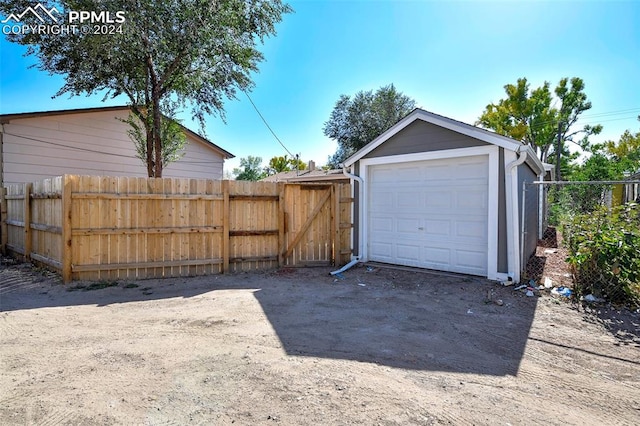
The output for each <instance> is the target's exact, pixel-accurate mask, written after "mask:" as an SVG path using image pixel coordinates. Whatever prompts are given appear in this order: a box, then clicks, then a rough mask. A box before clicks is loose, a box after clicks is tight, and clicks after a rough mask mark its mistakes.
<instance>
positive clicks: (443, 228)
mask: <svg viewBox="0 0 640 426" xmlns="http://www.w3.org/2000/svg"><path fill="white" fill-rule="evenodd" d="M424 224H425V226H424V230H425V234H426V237H427V238H429V237H434V236H443V235H445V236H448V235H451V222H450V221H449V220H437V219H425V221H424Z"/></svg>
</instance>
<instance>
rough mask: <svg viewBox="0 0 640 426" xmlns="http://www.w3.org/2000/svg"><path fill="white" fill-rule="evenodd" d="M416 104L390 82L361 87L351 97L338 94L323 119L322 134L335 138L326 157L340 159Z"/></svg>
mask: <svg viewBox="0 0 640 426" xmlns="http://www.w3.org/2000/svg"><path fill="white" fill-rule="evenodd" d="M414 108H415V101H414V100H413V99H411V98H410V97H408V96H406V95H404V94H403V93H402V92H398V91H397V90H396V88H395V86H394V85H393V84H390V85H388V86H383V87H381V88H379V89H378V90H377V91H376V92H373V91H372V90H369V91H360V92H358V93H356V94H355V95H354V96H353V98H352V97H350V96H347V95H340V98H339V99H338V101H337V102H336V105H335V107H334V108H333V111H331V116H330V117H329V120H328V121H326V122H325V123H324V127H323V131H324V134H325V136H327V137H329V138H331V139H333V140H335V141H336V142H338V149H337V151H336V152H335V154H333V155H332V156H331V157H329V165H330V166H331V167H333V168H338V167H339V165H340V163H342V162H343V161H344V160H345V159H347V158H348V157H349V156H351V155H352V154H353V153H355V152H356V151H357V150H359V149H360V148H362V147H363V146H365V145H366V144H368V143H369V142H371V141H372V140H374V139H375V138H377V137H378V136H380V135H381V134H382V133H383V132H385V131H386V130H387V129H389V128H390V127H391V126H393V125H394V124H396V123H397V122H398V121H400V120H401V119H402V118H403V117H404V116H406V115H407V114H409V113H410V112H411V111H412V110H413V109H414Z"/></svg>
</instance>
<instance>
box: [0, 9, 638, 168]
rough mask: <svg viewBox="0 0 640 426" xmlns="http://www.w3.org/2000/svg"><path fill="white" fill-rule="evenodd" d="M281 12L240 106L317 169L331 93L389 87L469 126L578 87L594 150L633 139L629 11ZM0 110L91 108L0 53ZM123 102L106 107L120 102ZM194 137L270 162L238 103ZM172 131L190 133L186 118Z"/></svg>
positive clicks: (325, 152)
mask: <svg viewBox="0 0 640 426" xmlns="http://www.w3.org/2000/svg"><path fill="white" fill-rule="evenodd" d="M290 4H291V6H292V7H293V8H294V10H295V12H294V13H292V14H289V15H286V16H285V17H284V20H283V21H282V22H281V23H280V24H279V25H278V27H277V30H278V35H277V36H276V37H274V38H271V39H268V40H266V41H265V43H264V45H263V46H262V48H261V50H262V52H263V53H264V55H265V62H263V63H262V64H261V66H260V72H259V73H257V74H255V76H254V82H255V85H256V87H255V89H254V90H253V92H251V93H250V96H251V98H252V99H253V101H254V102H255V104H256V105H257V106H258V108H259V109H260V111H261V113H262V114H263V116H264V117H265V118H266V120H267V121H268V123H269V125H270V126H271V128H272V129H273V130H274V131H275V133H276V134H277V135H278V137H279V138H280V140H281V141H282V142H283V143H284V144H285V145H286V146H287V148H288V149H289V151H291V152H293V153H297V154H300V155H301V159H302V160H304V161H308V160H315V161H316V163H318V164H320V165H321V164H324V163H325V162H326V160H327V157H328V156H329V155H330V154H332V153H333V152H334V151H335V148H336V144H335V143H334V142H333V141H331V140H329V139H328V138H326V137H325V136H324V135H323V133H322V127H323V123H324V122H325V121H326V120H327V119H328V117H329V114H330V113H331V110H332V109H333V106H334V104H335V102H336V101H337V99H338V97H339V96H340V94H349V95H351V94H354V93H356V92H358V91H360V90H372V89H373V90H375V89H377V88H379V87H381V86H383V85H387V84H389V83H393V84H395V86H396V88H397V89H398V90H400V91H402V92H403V93H405V94H406V95H409V96H411V97H412V98H414V99H415V100H416V102H417V104H418V106H420V107H421V108H424V109H426V110H429V111H432V112H434V113H437V114H441V115H444V116H448V117H451V118H454V119H457V120H461V121H464V122H467V123H473V122H474V121H475V120H476V119H477V118H478V116H479V115H480V114H481V113H482V111H483V109H484V108H485V106H486V105H487V104H488V103H491V102H497V101H498V100H499V99H501V98H503V97H504V90H503V86H504V85H505V84H507V83H515V82H516V80H517V79H518V78H520V77H526V78H527V79H528V81H529V82H530V84H531V87H532V88H534V87H538V86H540V85H541V84H542V83H543V82H544V81H549V82H550V83H551V84H552V87H553V86H555V84H556V83H557V82H558V81H559V80H560V78H562V77H580V78H582V79H583V80H584V81H585V84H586V90H585V91H586V93H587V95H588V97H589V99H590V100H591V101H592V103H593V108H592V109H591V110H589V111H588V112H586V113H584V115H583V116H584V119H583V121H582V124H586V123H588V124H598V123H600V124H602V125H603V126H604V131H603V133H602V134H601V135H599V136H597V137H595V138H593V140H594V141H602V140H607V139H613V140H617V139H618V138H619V136H620V135H621V134H622V132H623V131H624V130H625V129H630V130H632V131H634V132H635V131H638V130H640V122H638V121H637V120H636V117H637V116H638V115H639V114H640V1H626V2H625V1H551V2H541V1H530V2H522V1H503V2H486V1H455V2H454V1H426V0H422V1H420V0H415V1H402V0H400V1H391V0H379V1H366V0H362V1H357V0H350V1H346V0H302V1H291V2H290ZM0 48H1V55H0V57H1V63H0V113H2V114H5V113H13V112H26V111H39V110H51V109H69V108H83V107H95V106H100V105H103V104H102V103H101V100H102V97H101V96H94V97H91V98H87V97H73V98H69V97H67V96H63V97H59V98H56V99H51V96H52V95H54V94H55V92H56V91H57V90H58V89H59V88H60V87H61V85H62V81H63V80H62V77H60V76H49V75H48V74H47V73H44V72H41V71H38V70H36V69H28V68H27V67H28V66H29V65H30V64H32V63H33V62H34V59H32V58H24V57H23V56H22V53H23V52H24V48H23V47H21V46H16V45H12V44H10V43H8V42H6V40H5V39H4V38H3V39H2V41H1V44H0ZM124 103H126V99H119V100H110V101H108V103H107V104H108V105H120V104H124ZM225 109H226V123H224V122H223V121H222V120H221V119H220V118H219V117H210V118H209V119H208V120H207V127H206V136H207V137H208V138H209V139H210V140H212V141H213V142H214V143H216V144H218V145H220V146H221V147H223V148H224V149H226V150H228V151H230V152H232V153H233V154H235V155H236V158H235V159H233V160H231V161H229V162H227V164H225V168H226V169H227V170H230V169H232V168H233V167H237V166H238V163H239V158H240V157H246V156H248V155H258V156H261V157H262V158H263V164H265V165H266V163H267V162H268V160H269V158H271V157H273V156H275V155H284V154H285V153H286V152H285V150H284V149H283V148H282V147H281V146H280V145H279V143H278V142H277V141H276V140H275V138H274V137H273V136H272V135H271V133H270V132H269V130H268V129H267V128H266V126H265V125H264V124H263V122H262V121H261V119H260V117H259V116H258V114H257V113H256V112H255V110H254V109H253V107H252V105H251V103H250V102H249V100H248V99H247V98H246V96H245V95H244V94H243V93H241V92H240V93H239V94H238V99H237V100H230V101H227V102H226V106H225ZM181 118H182V119H183V120H184V121H183V123H184V124H185V125H187V126H188V127H190V128H192V129H193V130H198V125H197V124H195V123H193V122H192V121H191V120H190V116H189V113H188V112H184V113H183V114H182V115H181Z"/></svg>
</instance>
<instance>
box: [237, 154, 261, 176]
mask: <svg viewBox="0 0 640 426" xmlns="http://www.w3.org/2000/svg"><path fill="white" fill-rule="evenodd" d="M233 174H234V176H235V177H236V180H251V181H258V180H260V179H263V178H265V177H266V176H267V175H266V173H265V172H264V170H263V169H262V158H261V157H254V156H252V155H249V156H248V157H246V158H241V159H240V167H239V168H235V169H233Z"/></svg>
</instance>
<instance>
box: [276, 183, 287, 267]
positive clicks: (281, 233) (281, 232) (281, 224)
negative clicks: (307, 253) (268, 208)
mask: <svg viewBox="0 0 640 426" xmlns="http://www.w3.org/2000/svg"><path fill="white" fill-rule="evenodd" d="M284 190H285V186H284V182H279V183H278V267H280V268H282V267H283V266H284V246H285V232H286V229H285V220H284V214H285V213H284V203H285V199H284V197H285V195H284Z"/></svg>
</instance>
